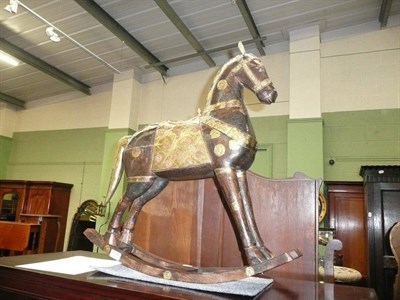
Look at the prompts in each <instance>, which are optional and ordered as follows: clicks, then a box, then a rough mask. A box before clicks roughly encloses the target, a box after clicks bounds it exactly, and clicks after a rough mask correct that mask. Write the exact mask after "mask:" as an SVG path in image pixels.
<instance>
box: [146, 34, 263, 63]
mask: <svg viewBox="0 0 400 300" xmlns="http://www.w3.org/2000/svg"><path fill="white" fill-rule="evenodd" d="M260 39H261V41H263V40H266V39H267V38H266V37H262V38H260ZM255 41H256V40H253V39H251V40H246V41H242V44H243V45H248V44H253V43H254V42H255ZM237 47H238V43H234V44H229V45H225V46H221V47H217V48H212V49H208V50H204V51H205V53H215V52H221V51H225V50H229V49H234V48H237ZM202 54H203V53H201V52H197V53H193V54H188V55H184V56H179V57H175V58H171V59H167V60H164V61H161V62H159V63H158V64H171V63H175V62H178V61H182V60H187V59H191V58H195V57H198V56H200V55H202ZM152 67H154V66H153V65H146V66H145V69H149V68H152Z"/></svg>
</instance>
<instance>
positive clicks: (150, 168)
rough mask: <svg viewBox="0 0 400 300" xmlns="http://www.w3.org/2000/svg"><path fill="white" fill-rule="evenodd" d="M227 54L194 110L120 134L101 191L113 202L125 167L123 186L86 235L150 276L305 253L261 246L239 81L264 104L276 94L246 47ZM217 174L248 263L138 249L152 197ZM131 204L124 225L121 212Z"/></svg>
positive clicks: (230, 272) (185, 276)
mask: <svg viewBox="0 0 400 300" xmlns="http://www.w3.org/2000/svg"><path fill="white" fill-rule="evenodd" d="M239 49H240V51H241V54H240V55H238V56H236V57H234V58H232V59H230V60H229V61H228V62H227V63H226V64H225V65H223V66H222V67H221V69H220V70H219V72H218V73H217V75H216V77H215V79H214V81H213V84H212V86H211V89H210V91H209V93H208V95H207V105H206V107H205V109H204V111H203V112H199V114H198V116H196V117H194V118H192V119H189V120H186V121H179V122H169V121H166V122H162V123H159V124H155V125H150V126H147V127H146V128H144V129H143V130H141V131H138V132H137V133H135V134H133V135H132V136H127V137H124V138H122V139H120V141H119V143H118V149H117V154H116V161H115V165H114V168H113V171H112V176H111V179H110V185H109V188H108V191H107V195H106V200H105V201H106V202H108V201H110V199H111V197H112V196H113V194H114V192H115V190H116V188H117V186H118V184H119V181H120V179H121V177H122V174H123V171H125V174H126V177H127V187H126V191H125V192H124V195H123V196H122V198H121V199H120V200H119V202H118V204H117V206H116V208H115V210H114V213H113V216H112V218H111V220H110V223H109V227H108V229H107V232H106V233H105V235H104V236H101V235H100V234H99V233H97V232H96V231H95V230H94V229H88V230H86V231H85V235H86V236H87V237H88V238H89V240H91V241H92V242H93V243H94V244H95V245H97V246H98V247H99V248H100V249H102V250H103V251H105V252H106V253H107V254H109V256H111V257H112V258H114V259H116V260H119V261H120V262H121V263H122V264H123V265H125V266H127V267H129V268H131V269H134V270H138V271H140V272H143V273H145V274H148V275H152V276H156V277H160V278H164V279H171V280H178V281H185V282H197V283H216V282H225V281H234V280H239V279H242V278H245V277H249V276H253V275H255V274H260V273H263V272H265V271H267V270H270V269H272V268H275V267H277V266H280V265H282V264H284V263H287V262H290V261H292V260H294V259H296V258H298V257H300V256H301V255H302V254H301V253H300V252H299V251H298V250H297V249H295V250H291V251H289V252H287V253H284V254H281V255H279V256H273V254H272V253H271V251H270V250H269V249H267V248H266V247H265V246H264V242H263V241H262V239H261V237H260V234H259V232H258V229H257V225H256V222H255V219H254V215H253V210H252V205H251V199H250V193H249V191H248V186H247V179H246V171H247V170H248V168H249V167H250V166H251V164H252V162H253V160H254V157H255V154H256V150H257V148H256V146H257V141H256V138H255V134H254V131H253V128H252V126H251V123H250V118H249V115H248V113H247V110H246V107H245V104H244V102H243V97H242V92H243V87H246V88H248V89H250V90H251V91H252V92H254V93H255V94H256V96H257V98H258V99H259V101H260V102H262V103H267V104H271V103H273V102H275V99H276V97H277V92H276V90H275V88H274V86H273V84H272V82H271V81H270V79H269V78H268V75H267V72H266V70H265V68H264V66H263V65H262V63H261V61H260V59H258V58H257V57H256V56H254V55H252V54H248V53H245V50H244V47H243V45H242V44H241V43H239ZM210 177H214V178H215V179H216V180H215V181H216V183H217V185H218V186H219V188H220V189H221V191H222V195H223V200H224V201H226V204H227V207H228V209H229V213H230V214H231V215H232V216H233V220H234V226H235V227H236V229H237V231H238V233H239V236H240V241H241V246H242V247H243V249H244V253H245V256H246V259H247V264H248V265H246V266H244V267H243V266H242V267H235V268H200V267H195V266H189V265H184V264H178V263H176V262H173V261H167V260H164V259H162V258H160V257H157V256H155V255H153V254H151V253H148V252H146V251H144V250H142V249H141V248H140V247H138V246H137V245H135V244H134V243H133V242H132V241H133V231H134V227H135V223H136V220H137V217H138V215H139V213H140V211H141V209H142V207H143V206H144V205H145V204H146V203H147V202H148V201H150V200H151V199H153V198H154V197H155V196H157V195H158V194H159V193H160V192H161V191H162V190H163V189H164V188H165V187H166V186H167V184H168V182H169V181H170V180H189V179H190V180H192V179H204V178H210ZM128 207H130V211H129V215H128V218H127V220H126V221H125V222H124V224H123V228H122V229H121V226H120V223H121V217H122V214H123V213H124V211H125V210H126V209H127V208H128Z"/></svg>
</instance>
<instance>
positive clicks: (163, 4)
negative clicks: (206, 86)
mask: <svg viewBox="0 0 400 300" xmlns="http://www.w3.org/2000/svg"><path fill="white" fill-rule="evenodd" d="M154 2H155V3H156V4H157V5H158V7H159V8H160V9H161V10H162V11H163V13H164V14H165V15H166V16H167V17H168V18H169V19H170V20H171V22H172V23H173V24H174V25H175V27H176V28H177V29H178V30H179V31H180V32H181V33H182V35H183V36H184V37H185V39H186V40H187V41H188V42H189V44H190V45H191V46H192V47H193V49H194V50H196V52H197V53H200V56H201V58H202V59H203V60H204V61H205V62H206V63H207V65H208V66H209V67H215V66H216V64H215V62H214V60H213V59H212V58H211V56H210V55H208V54H207V53H206V51H205V50H204V48H203V46H202V45H201V44H200V43H199V41H198V40H197V39H196V38H195V36H194V35H193V34H192V32H191V31H190V30H189V28H187V26H186V25H185V23H183V21H182V20H181V18H179V16H178V15H177V13H176V12H175V11H174V9H173V8H172V7H171V5H169V3H168V1H165V0H154Z"/></svg>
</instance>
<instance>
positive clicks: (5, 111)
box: [0, 103, 17, 137]
mask: <svg viewBox="0 0 400 300" xmlns="http://www.w3.org/2000/svg"><path fill="white" fill-rule="evenodd" d="M16 122H17V111H16V109H15V108H13V107H11V105H8V104H5V103H0V135H2V136H6V137H12V135H13V132H14V130H15V126H16Z"/></svg>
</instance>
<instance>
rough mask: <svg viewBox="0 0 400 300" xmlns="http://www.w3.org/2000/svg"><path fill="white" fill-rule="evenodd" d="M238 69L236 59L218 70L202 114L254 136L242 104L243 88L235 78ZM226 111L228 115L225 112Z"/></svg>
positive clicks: (239, 67)
mask: <svg viewBox="0 0 400 300" xmlns="http://www.w3.org/2000/svg"><path fill="white" fill-rule="evenodd" d="M240 69H241V66H240V61H239V60H237V59H231V61H230V62H228V63H227V64H225V65H224V66H223V67H222V68H221V69H220V71H219V72H218V74H217V75H216V77H215V79H214V81H213V84H212V86H211V88H210V91H209V93H208V95H207V106H206V107H205V109H204V114H205V115H208V116H211V117H213V118H214V119H219V120H220V121H222V122H225V123H229V124H231V125H232V126H234V127H236V128H237V129H239V130H240V131H242V132H246V133H248V134H250V135H252V136H254V130H253V128H252V126H251V123H250V119H249V116H248V113H247V109H246V106H245V105H244V103H243V96H242V94H243V86H242V84H241V83H240V82H239V81H238V80H237V79H236V77H235V75H237V73H238V72H239V70H240ZM227 110H229V113H227V112H226V111H227Z"/></svg>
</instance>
